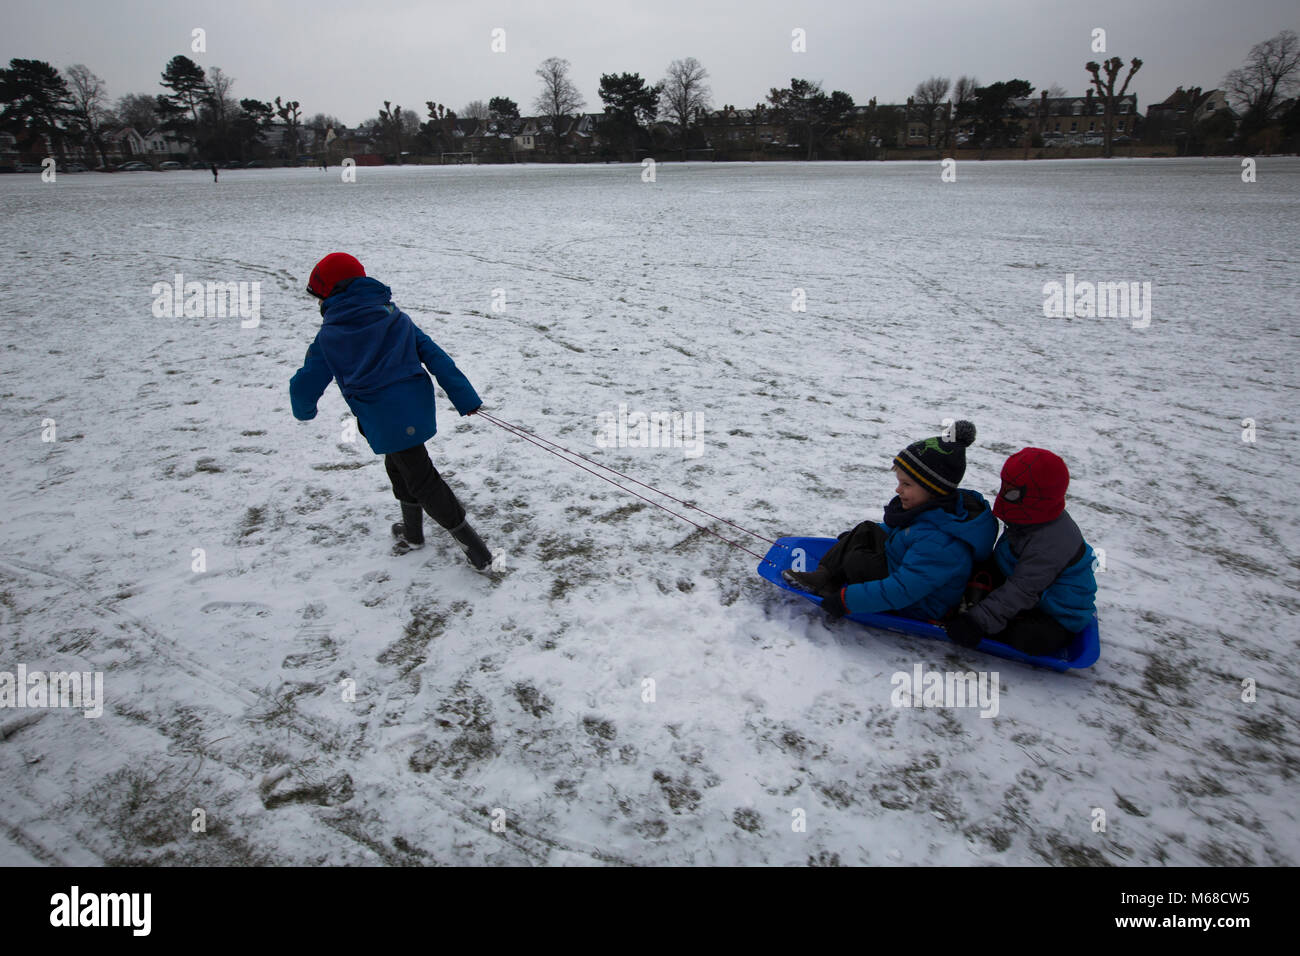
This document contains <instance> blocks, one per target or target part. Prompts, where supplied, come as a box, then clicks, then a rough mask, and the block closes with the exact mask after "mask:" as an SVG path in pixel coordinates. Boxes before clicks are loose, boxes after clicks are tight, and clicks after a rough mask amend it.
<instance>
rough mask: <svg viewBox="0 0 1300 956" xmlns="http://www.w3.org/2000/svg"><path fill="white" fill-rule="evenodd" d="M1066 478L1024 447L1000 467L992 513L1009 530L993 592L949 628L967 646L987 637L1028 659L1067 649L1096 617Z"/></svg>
mask: <svg viewBox="0 0 1300 956" xmlns="http://www.w3.org/2000/svg"><path fill="white" fill-rule="evenodd" d="M1069 484H1070V471H1069V469H1068V468H1067V467H1066V465H1065V462H1064V461H1062V460H1061V458H1060V457H1059V456H1057V455H1055V454H1053V453H1052V452H1050V451H1047V450H1046V449H1044V448H1023V449H1021V450H1020V451H1018V452H1016V453H1015V454H1014V455H1012V456H1011V457H1010V458H1008V459H1007V461H1006V464H1004V465H1003V466H1002V489H1001V490H1000V491H999V492H998V496H997V499H996V500H995V501H994V502H993V514H994V516H995V517H998V518H1000V519H1002V521H1003V522H1004V523H1005V524H1006V527H1005V529H1004V530H1003V532H1002V537H1001V538H999V539H998V543H997V546H996V547H995V548H994V549H993V562H992V565H993V567H992V568H991V569H990V571H991V572H992V576H993V578H994V581H993V584H994V585H995V586H994V587H993V588H992V590H990V591H989V593H988V596H987V597H985V598H984V599H983V600H981V601H980V602H979V603H978V604H976V605H974V606H973V607H971V608H969V609H968V610H966V611H964V612H963V613H961V614H958V615H957V616H956V617H955V618H953V619H952V620H951V621H949V622H948V625H947V630H948V636H949V637H950V638H952V639H953V640H954V641H956V642H957V643H958V644H961V645H963V646H964V647H975V646H976V645H978V644H979V642H980V641H981V640H983V639H984V638H985V637H990V638H992V639H993V640H995V641H998V642H1000V643H1002V644H1006V645H1008V646H1010V647H1014V648H1017V649H1018V650H1021V651H1024V652H1025V653H1027V654H1035V655H1051V654H1057V653H1059V652H1061V651H1062V650H1064V649H1065V648H1066V647H1067V646H1068V645H1069V643H1070V641H1071V640H1072V639H1073V638H1074V635H1075V634H1077V633H1078V632H1079V631H1081V630H1083V629H1084V628H1085V627H1087V626H1088V622H1089V621H1091V620H1092V617H1093V615H1094V614H1095V613H1096V596H1097V580H1096V578H1095V577H1094V576H1093V572H1092V562H1093V553H1092V548H1091V547H1089V545H1088V542H1086V541H1084V539H1083V533H1082V532H1081V531H1080V530H1079V526H1078V525H1076V524H1075V523H1074V521H1073V519H1071V518H1070V515H1069V514H1068V513H1067V512H1066V510H1065V489H1066V488H1067V487H1068V486H1069Z"/></svg>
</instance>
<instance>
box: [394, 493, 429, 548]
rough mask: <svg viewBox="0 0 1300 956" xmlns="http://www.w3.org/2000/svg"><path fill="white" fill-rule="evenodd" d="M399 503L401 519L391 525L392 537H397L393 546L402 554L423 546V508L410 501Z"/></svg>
mask: <svg viewBox="0 0 1300 956" xmlns="http://www.w3.org/2000/svg"><path fill="white" fill-rule="evenodd" d="M401 505H402V520H401V521H399V522H398V523H397V524H395V525H393V537H394V538H396V539H397V544H395V545H394V546H393V548H394V550H396V551H398V552H400V553H403V554H404V553H406V552H407V551H414V550H415V549H416V548H422V547H424V509H423V508H421V507H420V506H419V505H418V504H416V503H414V502H411V501H403V502H401Z"/></svg>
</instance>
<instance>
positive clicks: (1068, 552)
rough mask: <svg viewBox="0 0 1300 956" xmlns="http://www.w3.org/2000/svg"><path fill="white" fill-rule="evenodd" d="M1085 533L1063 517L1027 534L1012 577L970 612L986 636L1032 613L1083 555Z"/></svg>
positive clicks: (1067, 517) (1071, 520)
mask: <svg viewBox="0 0 1300 956" xmlns="http://www.w3.org/2000/svg"><path fill="white" fill-rule="evenodd" d="M1082 544H1083V533H1082V532H1081V531H1080V530H1079V526H1078V525H1076V524H1075V523H1074V521H1073V519H1071V518H1070V516H1069V515H1067V514H1062V515H1061V516H1060V517H1059V518H1057V519H1056V520H1055V521H1051V522H1048V523H1047V524H1045V525H1043V526H1042V527H1041V528H1035V529H1034V530H1033V531H1031V532H1029V533H1028V534H1026V535H1024V540H1023V543H1022V544H1021V546H1020V553H1019V555H1018V557H1017V560H1016V566H1015V568H1014V569H1012V572H1011V576H1010V577H1009V578H1007V580H1006V582H1005V583H1004V584H1002V586H1001V587H997V588H994V589H993V590H992V591H991V592H990V593H989V596H988V597H986V598H985V599H984V600H983V601H980V603H979V604H976V605H975V606H974V607H973V608H971V610H970V616H971V617H972V618H973V619H974V620H975V623H976V624H978V625H979V626H980V627H982V628H984V633H985V634H997V633H998V632H999V631H1001V630H1002V629H1003V628H1005V627H1006V626H1007V623H1008V622H1009V621H1010V620H1011V619H1012V618H1013V617H1015V616H1016V615H1017V614H1019V613H1020V612H1021V611H1028V610H1029V609H1030V608H1032V607H1033V606H1034V605H1036V604H1037V603H1038V601H1039V598H1041V597H1042V596H1043V592H1044V591H1046V590H1047V589H1048V588H1049V587H1051V585H1052V582H1053V581H1055V580H1056V579H1057V577H1058V576H1060V573H1061V572H1062V571H1064V570H1065V569H1066V567H1068V566H1069V565H1070V563H1071V562H1072V561H1074V560H1075V559H1076V558H1077V557H1078V555H1079V548H1080V547H1081V546H1082Z"/></svg>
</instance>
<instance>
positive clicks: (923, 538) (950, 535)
mask: <svg viewBox="0 0 1300 956" xmlns="http://www.w3.org/2000/svg"><path fill="white" fill-rule="evenodd" d="M882 527H884V528H885V531H886V533H887V534H888V540H887V541H886V543H885V556H886V557H887V558H888V559H889V577H887V578H882V579H881V580H879V581H867V582H865V583H863V584H850V585H849V586H848V587H846V588H845V589H844V606H845V607H846V608H848V611H849V613H850V614H864V613H865V614H879V613H882V612H884V611H896V612H898V613H900V614H903V615H905V616H906V617H914V618H919V619H921V620H930V619H938V618H941V617H943V616H944V615H945V614H947V613H948V611H950V610H951V609H952V608H954V607H956V606H957V604H958V602H959V601H960V600H961V596H962V592H963V591H965V590H966V582H968V581H969V580H970V576H971V566H972V564H973V563H974V562H975V561H983V560H984V559H986V558H987V557H988V556H989V555H990V554H992V553H993V542H994V540H996V538H997V536H998V523H997V520H996V519H995V518H994V517H993V510H992V509H991V508H990V507H989V503H988V501H987V500H985V498H984V496H983V495H981V494H980V493H979V492H978V491H970V490H968V489H964V488H963V489H960V490H959V493H958V495H957V500H956V502H955V504H954V505H953V506H952V510H951V511H948V510H945V509H944V508H942V507H938V508H930V509H929V510H927V511H924V512H922V513H921V514H919V515H917V517H916V519H915V520H913V521H912V523H911V524H909V525H908V526H907V527H904V528H890V527H887V526H884V525H882Z"/></svg>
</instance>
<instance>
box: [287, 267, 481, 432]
mask: <svg viewBox="0 0 1300 956" xmlns="http://www.w3.org/2000/svg"><path fill="white" fill-rule="evenodd" d="M392 295H393V293H392V290H391V289H389V288H388V286H386V285H384V284H383V283H382V282H378V281H376V280H375V279H371V278H369V277H363V278H359V279H354V280H353V281H352V282H351V283H350V284H349V285H348V286H347V287H346V288H344V289H343V290H342V291H340V292H336V293H335V294H334V295H332V296H330V297H329V298H328V299H326V300H325V301H324V303H323V304H322V314H323V315H324V319H325V320H324V322H322V323H321V328H320V331H319V332H318V333H317V334H316V339H315V341H313V342H312V344H311V345H310V346H308V348H307V357H306V358H305V359H304V360H303V365H302V368H300V369H299V370H298V371H297V373H296V374H295V375H294V376H293V378H292V379H290V381H289V401H290V404H291V405H292V407H293V417H294V418H297V419H299V420H301V421H306V420H308V419H312V418H315V417H316V403H317V402H318V401H319V400H320V397H321V395H322V394H323V393H324V391H325V389H326V388H327V387H328V386H329V383H330V381H331V380H334V381H337V382H338V384H339V391H340V392H342V393H343V400H344V401H346V402H347V403H348V408H350V409H352V413H353V414H354V415H356V416H357V423H358V424H359V425H360V428H361V432H362V434H364V435H365V437H366V441H368V442H370V448H371V450H373V451H374V453H375V454H376V455H385V454H389V453H391V452H398V451H403V450H404V449H407V448H412V447H414V446H415V445H422V444H424V442H426V441H428V440H429V439H430V438H432V437H433V436H434V434H436V433H437V431H438V424H437V419H436V416H435V413H434V408H433V383H432V382H430V381H429V374H428V373H427V372H425V368H427V369H428V370H429V372H432V373H433V377H434V378H436V379H437V380H438V384H439V385H441V386H442V389H443V391H445V392H446V393H447V397H448V398H450V399H451V403H452V404H453V405H455V406H456V410H457V411H458V412H460V413H461V414H462V415H465V414H466V413H468V412H472V411H474V409H476V408H478V407H479V406H480V405H481V404H483V402H482V400H481V399H480V398H479V397H478V392H476V391H474V386H473V385H471V384H470V383H469V379H467V378H466V377H465V375H464V373H463V372H461V370H460V369H458V368H457V367H456V363H455V362H453V361H452V360H451V356H449V355H448V354H447V353H446V352H444V351H443V350H442V349H440V348H438V346H437V345H435V344H434V342H433V339H431V338H429V336H427V335H425V334H424V333H423V332H421V331H420V330H419V329H418V328H416V325H415V323H414V322H412V321H411V319H410V316H408V315H407V314H406V313H405V312H403V311H402V310H401V309H399V308H398V307H397V306H395V305H393V302H392Z"/></svg>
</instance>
